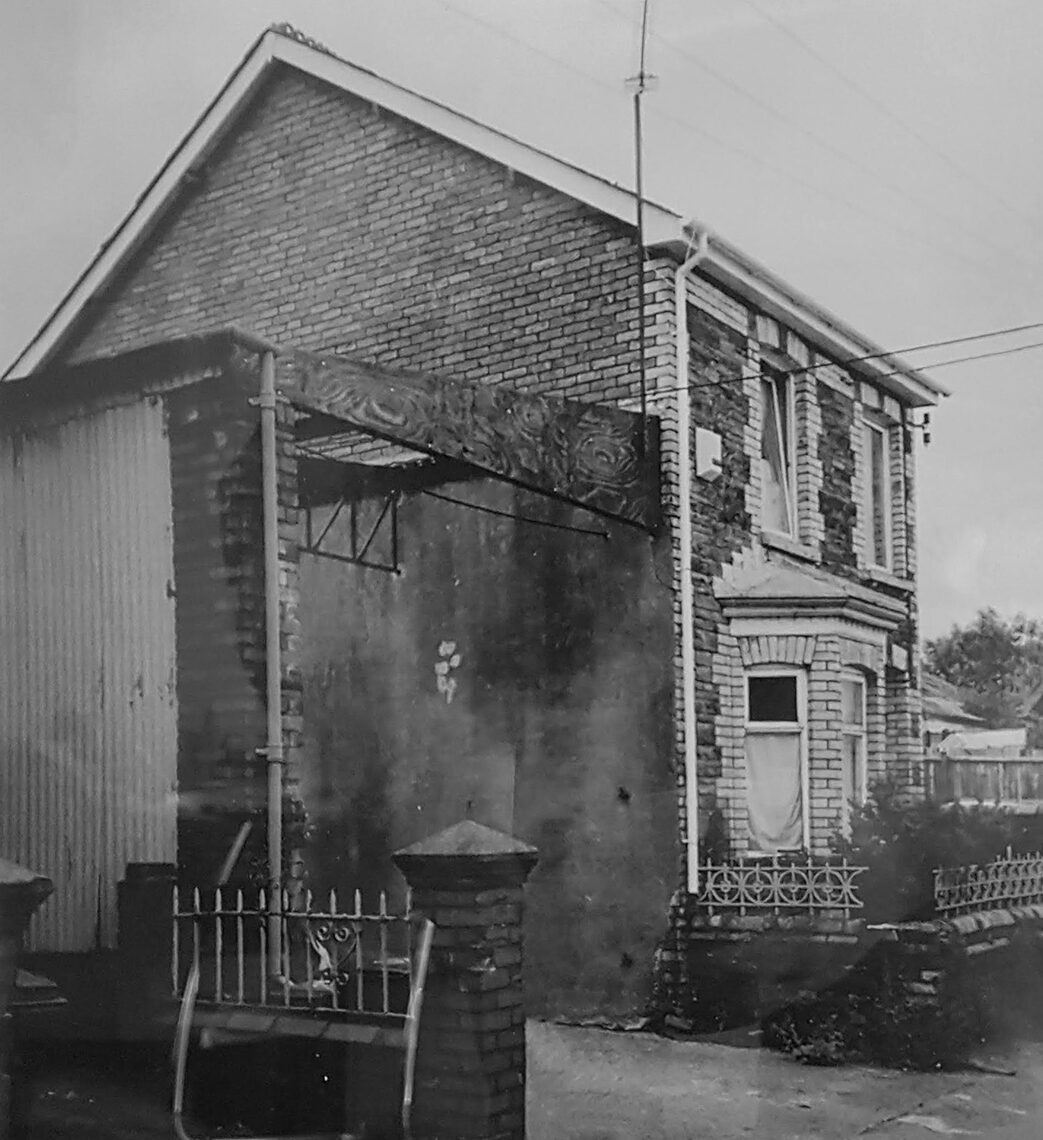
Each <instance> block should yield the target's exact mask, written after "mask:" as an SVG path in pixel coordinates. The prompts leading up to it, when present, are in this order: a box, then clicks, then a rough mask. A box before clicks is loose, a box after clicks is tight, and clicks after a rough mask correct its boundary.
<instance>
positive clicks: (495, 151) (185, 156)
mask: <svg viewBox="0 0 1043 1140" xmlns="http://www.w3.org/2000/svg"><path fill="white" fill-rule="evenodd" d="M274 63H284V64H286V65H287V66H289V67H292V68H295V69H296V70H298V71H300V72H303V73H305V74H307V75H310V76H313V77H314V78H315V79H320V80H323V81H325V82H327V83H330V84H332V85H333V86H334V87H337V88H339V89H340V90H342V91H345V92H348V93H350V94H352V95H355V96H357V97H358V98H360V99H363V100H365V101H367V102H369V103H372V104H374V105H376V106H379V107H382V108H384V109H386V110H387V111H390V112H392V113H394V114H396V115H400V116H401V117H402V118H405V119H408V120H410V121H411V122H414V123H416V124H418V125H419V126H422V127H426V128H427V129H429V130H431V131H433V132H435V133H436V134H438V135H441V136H442V137H444V138H447V139H450V140H452V141H454V142H457V143H459V144H460V145H461V146H464V147H467V148H468V149H470V150H473V151H475V152H477V153H478V154H481V155H484V156H485V157H487V158H489V159H491V160H493V161H494V162H498V163H500V164H502V165H503V166H505V167H507V168H509V169H511V170H514V171H517V172H518V173H519V174H522V175H524V176H526V177H528V178H531V179H533V180H534V181H536V182H539V183H541V184H543V185H546V186H549V187H551V188H553V189H555V190H558V191H560V192H561V193H563V194H566V195H568V196H569V197H571V198H574V199H576V200H578V201H580V202H583V203H585V204H586V205H588V206H590V207H592V208H593V209H595V210H598V211H600V212H602V213H604V214H607V215H609V216H610V217H615V218H618V219H619V220H620V221H622V222H624V223H626V224H628V225H635V224H636V218H635V212H636V199H635V196H634V193H633V191H631V190H627V189H625V188H623V187H621V186H619V185H617V184H616V183H613V182H609V181H607V180H606V179H602V178H599V177H597V176H596V175H593V174H590V173H588V172H587V171H584V170H582V169H581V168H580V167H578V166H573V165H572V164H570V163H567V162H564V161H562V160H561V159H557V158H554V157H553V156H551V155H549V154H546V153H544V152H543V151H540V150H537V149H536V148H535V147H531V146H529V145H527V144H526V143H523V142H520V141H519V140H518V139H515V138H512V137H511V136H509V135H506V134H503V133H501V132H500V131H497V130H494V129H493V128H492V127H487V126H485V125H484V124H482V123H479V122H477V121H476V120H474V119H471V118H468V117H467V116H466V115H462V114H460V113H459V112H457V111H454V110H452V109H451V108H449V107H446V106H444V105H443V104H441V103H436V102H434V101H433V100H431V99H426V98H424V97H423V96H422V95H417V94H416V93H415V92H413V91H409V90H407V89H406V88H404V87H399V86H398V85H397V84H395V83H391V82H390V81H388V80H386V79H382V78H380V76H378V75H375V74H373V73H372V72H369V71H366V70H365V69H364V68H360V67H356V66H355V65H353V64H351V63H348V62H346V61H345V60H342V59H339V58H338V57H336V56H333V55H330V54H329V53H328V52H326V51H323V50H321V49H319V48H316V47H313V46H311V45H309V44H306V43H302V42H300V41H299V40H295V39H291V38H289V37H288V36H286V35H283V34H281V33H280V32H278V31H275V30H269V31H267V32H266V33H265V34H264V35H262V36H261V37H260V39H259V40H258V41H257V43H256V44H255V45H254V47H253V48H252V49H251V51H250V52H249V53H248V54H247V56H246V57H245V58H244V60H243V61H242V63H241V64H240V65H239V67H238V68H237V69H236V71H235V72H233V74H232V76H231V78H230V79H229V80H228V81H227V83H226V84H225V86H224V87H223V88H222V89H221V91H220V92H219V93H218V95H217V97H216V98H215V99H214V101H213V102H212V103H211V104H210V106H209V107H208V108H207V109H206V111H204V113H203V115H202V116H201V117H200V119H199V120H198V121H197V122H196V124H195V125H194V126H193V127H192V129H191V130H190V131H189V132H188V134H187V135H186V136H185V137H184V139H183V140H182V141H181V143H180V144H179V146H178V147H177V149H176V150H175V151H174V153H173V154H172V155H171V156H170V158H169V159H168V160H167V162H166V164H165V165H164V166H163V167H162V169H161V170H160V172H159V174H158V175H157V176H156V177H155V178H154V179H153V181H152V182H151V183H150V184H149V186H148V187H147V188H146V190H145V191H144V193H143V194H142V195H141V197H140V198H139V199H138V201H137V202H136V203H135V205H134V208H133V209H132V210H131V212H130V213H129V214H128V215H127V217H126V218H124V220H123V221H122V222H121V223H120V225H119V227H118V228H117V229H116V231H115V233H113V235H112V236H111V237H110V238H109V240H108V241H107V242H106V243H105V244H104V245H103V246H102V248H101V250H100V251H99V252H98V254H97V255H96V257H95V258H94V260H93V261H92V262H91V264H90V265H89V266H88V267H87V269H86V270H85V271H84V273H83V274H82V276H81V277H80V278H79V279H78V280H77V281H76V283H75V284H74V285H73V287H72V288H71V289H70V290H69V292H68V293H67V294H66V295H65V297H64V298H63V299H62V300H61V302H59V304H58V306H57V308H56V309H55V310H54V312H53V313H52V314H51V316H50V317H48V319H47V321H46V322H45V324H44V325H43V327H42V328H41V329H40V331H39V332H38V333H37V334H36V336H35V337H34V338H33V340H32V341H30V342H29V345H28V346H27V347H26V348H25V349H23V351H22V353H21V354H20V355H19V356H18V358H17V359H16V360H15V361H14V363H13V364H11V366H10V367H9V368H8V369H7V371H6V372H5V373H4V374H3V377H2V379H4V380H10V379H18V378H21V377H24V376H27V375H29V374H30V373H32V372H34V371H36V370H37V369H38V368H40V367H41V366H43V365H45V364H46V363H48V361H49V360H50V358H51V357H52V356H53V355H54V353H55V352H56V351H57V350H58V349H59V348H60V346H61V343H62V340H63V338H64V337H65V335H66V334H67V333H68V332H69V331H70V329H71V327H72V326H73V324H74V322H75V321H76V319H77V317H78V316H79V315H80V313H81V312H82V311H83V308H84V306H85V305H86V304H87V303H88V302H89V301H90V300H91V298H93V297H95V296H97V294H98V293H99V292H100V291H101V290H103V289H104V288H105V287H106V286H107V285H108V283H109V282H110V281H111V280H112V278H113V277H114V276H115V275H116V274H117V273H118V272H119V270H120V269H121V268H122V267H123V266H124V265H125V264H126V262H127V260H128V259H129V258H130V257H131V256H133V254H134V253H135V252H136V251H137V250H138V249H139V248H140V246H141V244H142V243H143V242H144V241H145V240H146V238H147V237H148V236H149V234H150V233H151V232H152V230H153V229H154V227H155V225H156V223H157V222H158V221H159V219H160V218H161V217H162V215H163V212H164V210H165V209H166V207H167V206H168V205H169V204H170V203H171V201H172V200H173V198H174V197H175V196H176V194H177V192H178V190H179V188H180V186H181V182H182V179H184V178H185V176H186V175H190V174H191V172H192V170H193V168H195V167H197V166H198V165H199V164H200V163H201V162H202V161H203V160H205V158H206V157H207V155H208V154H209V153H210V152H211V151H212V150H213V149H214V147H215V146H216V145H217V144H218V142H220V140H221V139H222V138H223V137H224V136H225V134H226V133H227V131H228V130H229V129H230V128H231V127H232V125H233V124H234V122H235V119H236V115H237V112H238V111H239V110H240V108H242V107H243V106H244V105H245V103H246V102H247V101H248V100H249V99H250V97H251V96H252V95H253V93H254V91H255V90H256V88H257V86H258V85H259V84H260V82H261V81H262V79H263V78H264V77H265V75H266V74H267V71H268V69H269V67H270V66H271V65H272V64H274ZM644 209H645V216H644V222H645V226H646V228H647V230H648V233H649V235H650V244H651V243H652V239H653V238H654V240H655V241H657V242H658V241H663V240H666V239H667V238H668V237H670V236H674V237H676V235H677V234H678V232H679V227H680V223H681V216H680V214H676V213H674V212H673V211H671V210H668V209H666V208H665V207H663V206H659V205H656V204H655V203H652V202H646V203H645V207H644Z"/></svg>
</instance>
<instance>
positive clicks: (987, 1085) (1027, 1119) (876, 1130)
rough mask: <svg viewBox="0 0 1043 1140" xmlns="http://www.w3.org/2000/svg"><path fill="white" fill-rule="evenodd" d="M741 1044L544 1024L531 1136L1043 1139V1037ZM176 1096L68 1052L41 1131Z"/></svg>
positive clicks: (150, 1119) (93, 1139)
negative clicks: (903, 1044) (969, 1060)
mask: <svg viewBox="0 0 1043 1140" xmlns="http://www.w3.org/2000/svg"><path fill="white" fill-rule="evenodd" d="M733 1040H737V1041H739V1043H740V1045H738V1046H737V1045H735V1044H720V1043H709V1042H705V1041H670V1040H665V1039H663V1038H659V1037H654V1036H652V1035H650V1034H643V1033H642V1034H620V1033H608V1032H604V1031H601V1030H596V1029H578V1028H571V1027H563V1026H557V1025H548V1024H543V1023H532V1024H531V1025H530V1027H529V1058H530V1059H529V1130H528V1135H529V1140H623V1138H624V1137H625V1138H626V1140H703V1138H705V1140H732V1138H736V1137H751V1136H752V1137H758V1138H760V1137H767V1138H769V1140H788V1138H793V1140H796V1138H798V1137H799V1138H801V1140H804V1138H808V1140H815V1138H835V1140H846V1138H848V1137H868V1138H870V1140H916V1138H919V1140H933V1138H935V1137H938V1136H957V1137H959V1136H982V1137H990V1138H992V1137H995V1138H996V1140H1039V1137H1041V1136H1043V1044H1039V1043H1032V1044H1023V1045H1020V1046H1018V1047H1017V1049H1014V1050H1011V1051H1008V1052H1007V1053H1005V1054H1002V1055H994V1056H992V1057H991V1058H990V1059H989V1060H990V1062H991V1063H992V1064H993V1065H995V1066H997V1067H1002V1066H1008V1067H1013V1066H1016V1068H1017V1074H1016V1075H1015V1076H1013V1077H1011V1076H1002V1075H997V1074H993V1073H983V1072H978V1071H966V1072H959V1073H927V1074H916V1073H895V1072H890V1071H887V1070H880V1069H870V1068H863V1067H855V1066H850V1067H842V1068H831V1069H820V1068H810V1067H807V1066H803V1065H799V1064H797V1063H795V1062H793V1061H790V1060H788V1059H786V1058H784V1057H780V1056H779V1055H777V1054H774V1053H770V1052H768V1051H766V1050H761V1049H758V1048H756V1047H755V1046H756V1039H755V1038H750V1037H749V1036H748V1035H745V1034H739V1035H738V1036H733ZM741 1046H747V1047H741ZM750 1046H753V1047H750ZM166 1096H167V1088H166V1076H165V1073H163V1072H161V1071H158V1070H156V1069H154V1068H152V1067H150V1066H141V1065H136V1064H134V1063H133V1058H126V1057H123V1058H120V1057H112V1056H110V1057H108V1058H107V1059H106V1060H105V1061H104V1062H103V1063H98V1058H97V1057H94V1058H86V1057H85V1058H83V1059H82V1063H80V1064H75V1063H73V1061H72V1060H70V1059H67V1060H66V1061H65V1062H64V1064H63V1066H61V1067H59V1068H56V1069H52V1071H50V1072H48V1073H46V1074H44V1075H42V1076H41V1078H40V1079H39V1081H38V1083H37V1086H36V1089H35V1093H34V1101H33V1104H32V1115H31V1119H32V1124H31V1128H30V1131H29V1134H28V1136H29V1140H44V1138H45V1137H46V1138H48V1140H65V1138H67V1137H68V1138H71V1137H74V1136H75V1137H77V1138H83V1140H153V1138H157V1140H158V1138H159V1137H164V1138H167V1137H169V1136H170V1135H171V1134H172V1133H171V1128H170V1117H169V1113H168V1111H167V1106H166V1103H165V1100H166Z"/></svg>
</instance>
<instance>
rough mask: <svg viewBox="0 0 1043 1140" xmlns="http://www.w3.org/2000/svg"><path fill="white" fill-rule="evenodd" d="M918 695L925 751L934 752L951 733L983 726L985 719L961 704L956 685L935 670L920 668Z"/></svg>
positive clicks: (977, 728)
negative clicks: (921, 712) (921, 713)
mask: <svg viewBox="0 0 1043 1140" xmlns="http://www.w3.org/2000/svg"><path fill="white" fill-rule="evenodd" d="M920 696H921V699H922V701H923V743H924V748H925V749H926V750H927V751H928V752H937V751H938V745H939V744H941V742H942V741H943V740H944V739H945V738H946V737H947V736H949V735H950V734H951V733H954V732H967V731H971V732H975V731H978V730H980V729H984V728H985V721H984V720H982V718H981V717H980V716H974V715H973V713H969V712H968V711H967V710H966V708H964V706H963V702H962V700H961V698H960V691H959V689H957V687H956V686H955V685H954V684H952V682H950V681H946V680H945V678H944V677H939V676H938V675H937V674H936V673H930V672H928V671H927V670H924V672H923V675H922V677H921V679H920Z"/></svg>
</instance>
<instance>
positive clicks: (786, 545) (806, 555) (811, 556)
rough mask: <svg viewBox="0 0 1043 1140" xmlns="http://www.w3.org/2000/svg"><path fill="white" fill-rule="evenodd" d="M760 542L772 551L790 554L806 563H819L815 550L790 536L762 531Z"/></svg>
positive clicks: (772, 531) (774, 531)
mask: <svg viewBox="0 0 1043 1140" xmlns="http://www.w3.org/2000/svg"><path fill="white" fill-rule="evenodd" d="M761 542H762V543H764V545H765V546H768V547H770V548H771V549H772V550H781V551H783V552H784V553H785V554H792V555H793V556H794V558H803V559H804V560H805V561H806V562H818V561H820V559H819V554H818V551H817V550H815V549H814V548H813V547H810V546H807V545H806V544H805V543H803V542H801V541H800V539H799V538H794V537H793V536H792V535H791V534H782V533H781V532H779V531H777V530H762V531H761Z"/></svg>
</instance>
